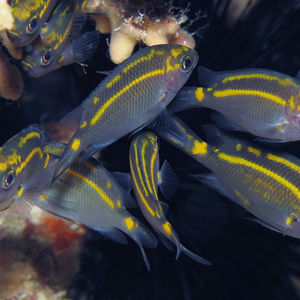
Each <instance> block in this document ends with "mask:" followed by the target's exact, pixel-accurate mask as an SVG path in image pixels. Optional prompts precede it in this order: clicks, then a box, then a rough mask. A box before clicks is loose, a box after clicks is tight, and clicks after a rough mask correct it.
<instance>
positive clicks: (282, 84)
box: [170, 67, 300, 142]
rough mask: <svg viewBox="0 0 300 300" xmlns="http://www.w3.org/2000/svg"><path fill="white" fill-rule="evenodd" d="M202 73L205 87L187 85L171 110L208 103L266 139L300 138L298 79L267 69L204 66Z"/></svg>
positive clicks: (201, 78) (299, 92)
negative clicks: (228, 68)
mask: <svg viewBox="0 0 300 300" xmlns="http://www.w3.org/2000/svg"><path fill="white" fill-rule="evenodd" d="M198 74H199V76H198V77H199V80H200V83H201V85H202V86H203V87H199V88H189V87H186V88H184V89H183V90H182V91H181V92H180V93H179V95H178V97H177V98H176V100H175V101H174V102H173V103H172V104H171V107H170V110H171V111H173V112H177V111H180V110H185V109H191V108H197V107H207V108H211V109H213V110H216V111H218V112H220V113H221V114H222V115H223V116H225V117H226V118H227V119H228V120H229V121H231V122H232V123H234V124H236V125H237V126H230V124H226V121H225V124H226V126H227V125H228V127H232V128H234V127H235V129H239V128H241V129H243V130H245V131H248V132H250V133H252V134H254V135H257V136H260V137H263V138H266V139H272V140H279V141H286V142H289V141H296V140H300V81H299V80H298V79H295V78H292V77H290V76H288V75H285V74H282V73H279V72H275V71H270V70H265V69H241V70H236V71H228V72H214V71H210V70H208V69H206V68H204V67H200V68H199V72H198ZM221 122H223V124H224V120H221ZM227 123H228V122H227Z"/></svg>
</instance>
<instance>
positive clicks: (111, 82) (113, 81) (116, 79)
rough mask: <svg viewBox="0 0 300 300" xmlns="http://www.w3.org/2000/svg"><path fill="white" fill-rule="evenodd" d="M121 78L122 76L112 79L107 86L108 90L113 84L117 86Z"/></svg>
mask: <svg viewBox="0 0 300 300" xmlns="http://www.w3.org/2000/svg"><path fill="white" fill-rule="evenodd" d="M120 78H121V76H120V74H119V75H117V76H116V77H114V78H113V79H112V81H110V82H108V83H107V84H106V87H107V88H110V87H111V86H112V85H113V84H115V83H116V82H117V81H118V80H119V79H120Z"/></svg>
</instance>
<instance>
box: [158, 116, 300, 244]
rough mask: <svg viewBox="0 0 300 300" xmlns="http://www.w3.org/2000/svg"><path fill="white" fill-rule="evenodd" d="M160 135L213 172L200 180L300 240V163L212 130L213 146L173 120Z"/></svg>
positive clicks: (210, 133)
mask: <svg viewBox="0 0 300 300" xmlns="http://www.w3.org/2000/svg"><path fill="white" fill-rule="evenodd" d="M155 130H156V131H157V132H158V134H159V135H160V136H162V137H163V138H164V139H166V140H167V141H168V142H170V143H172V144H173V145H174V146H176V147H177V148H179V149H180V150H182V151H184V152H185V153H186V154H188V155H190V156H191V157H192V158H194V159H195V160H197V161H198V162H200V163H201V164H203V165H204V166H206V167H207V168H208V169H210V170H211V171H212V174H210V175H208V176H203V175H201V176H198V178H199V179H200V180H201V181H202V182H204V183H206V184H208V185H209V186H210V187H213V188H214V189H216V190H217V191H219V192H220V193H222V194H223V195H225V196H226V197H228V198H230V199H232V200H233V201H234V202H236V203H238V204H239V205H241V206H243V207H244V208H245V209H246V210H248V211H249V212H251V213H252V214H253V215H255V216H256V217H258V218H260V219H261V220H262V221H263V222H264V223H267V224H269V225H270V226H271V227H273V228H275V229H277V230H279V231H280V232H283V233H284V234H287V235H290V236H293V237H297V238H300V160H299V159H298V158H296V157H294V156H292V155H289V154H284V153H276V152H273V151H268V150H266V149H264V148H262V147H261V146H259V145H255V144H251V143H248V142H246V141H244V140H241V139H237V138H232V137H229V136H227V135H224V134H223V133H222V132H220V131H218V130H217V129H216V128H215V127H213V126H211V127H210V128H209V130H208V131H207V136H208V140H209V142H208V143H207V142H205V141H203V140H202V139H200V138H199V137H198V136H197V135H196V134H195V133H194V132H193V131H192V130H191V129H189V128H188V127H187V126H186V125H185V124H184V123H183V122H181V121H179V120H178V119H176V118H175V117H171V116H170V118H169V124H168V128H167V130H166V128H163V127H162V126H161V127H160V128H156V129H155Z"/></svg>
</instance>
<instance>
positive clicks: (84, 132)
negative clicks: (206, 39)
mask: <svg viewBox="0 0 300 300" xmlns="http://www.w3.org/2000/svg"><path fill="white" fill-rule="evenodd" d="M197 62H198V54H197V52H196V51H194V50H192V49H189V48H187V47H185V46H180V45H170V44H169V45H157V46H153V47H145V48H143V49H141V50H140V51H138V52H136V53H135V54H133V55H132V56H131V57H130V58H129V59H127V60H126V61H125V62H123V63H122V64H120V65H119V66H117V67H116V68H115V69H114V70H113V71H112V72H111V73H110V74H109V75H108V76H107V77H106V78H105V79H104V80H103V81H102V82H101V83H100V84H99V85H98V86H97V87H96V89H95V90H94V91H93V92H92V93H91V94H90V95H89V96H88V97H87V98H86V99H85V100H84V101H83V102H82V103H81V104H80V106H79V107H77V108H76V109H75V110H73V111H71V112H70V113H69V114H67V115H66V116H65V117H64V118H63V119H62V120H61V122H62V123H63V124H64V125H65V126H75V127H76V128H77V130H76V131H75V133H74V135H73V137H72V139H71V140H70V142H69V144H68V146H67V148H66V150H65V152H64V154H63V155H62V157H61V160H60V162H59V167H58V169H57V172H56V177H58V176H60V175H61V174H62V173H63V172H64V170H65V169H66V168H67V167H68V166H69V165H70V164H72V162H73V161H74V160H75V159H76V157H77V156H78V155H79V154H80V153H81V152H82V151H83V150H84V151H85V154H84V155H83V156H82V159H84V157H85V158H87V157H90V156H92V155H93V154H94V153H96V152H97V151H100V150H101V149H103V148H105V147H106V146H108V145H110V144H112V143H113V142H115V141H116V140H118V139H119V138H121V137H123V136H125V135H126V134H129V133H130V132H132V131H136V130H140V129H141V128H142V127H144V126H145V125H146V124H148V123H150V122H151V121H152V120H154V119H155V118H156V117H157V116H158V115H159V114H160V113H161V112H162V111H163V110H164V109H165V107H166V106H167V105H168V104H169V102H170V101H171V100H172V99H173V98H174V96H175V95H176V93H177V92H178V90H179V89H180V88H181V87H182V86H183V85H184V83H185V82H186V81H187V79H188V78H189V76H190V75H191V72H192V70H193V69H194V67H195V66H196V64H197ZM68 124H72V125H68ZM74 124H75V125H74ZM73 128H74V127H73ZM73 128H72V129H73Z"/></svg>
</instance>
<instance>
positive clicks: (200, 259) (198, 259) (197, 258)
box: [180, 244, 212, 266]
mask: <svg viewBox="0 0 300 300" xmlns="http://www.w3.org/2000/svg"><path fill="white" fill-rule="evenodd" d="M180 249H181V251H182V252H183V253H185V254H186V255H187V256H188V257H189V258H191V259H193V260H194V261H196V262H198V263H200V264H203V265H207V266H211V265H212V263H211V262H210V261H208V260H206V259H205V258H203V257H201V256H199V255H197V254H195V253H193V252H192V251H190V250H188V249H187V248H185V247H184V246H183V245H182V244H180Z"/></svg>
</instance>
